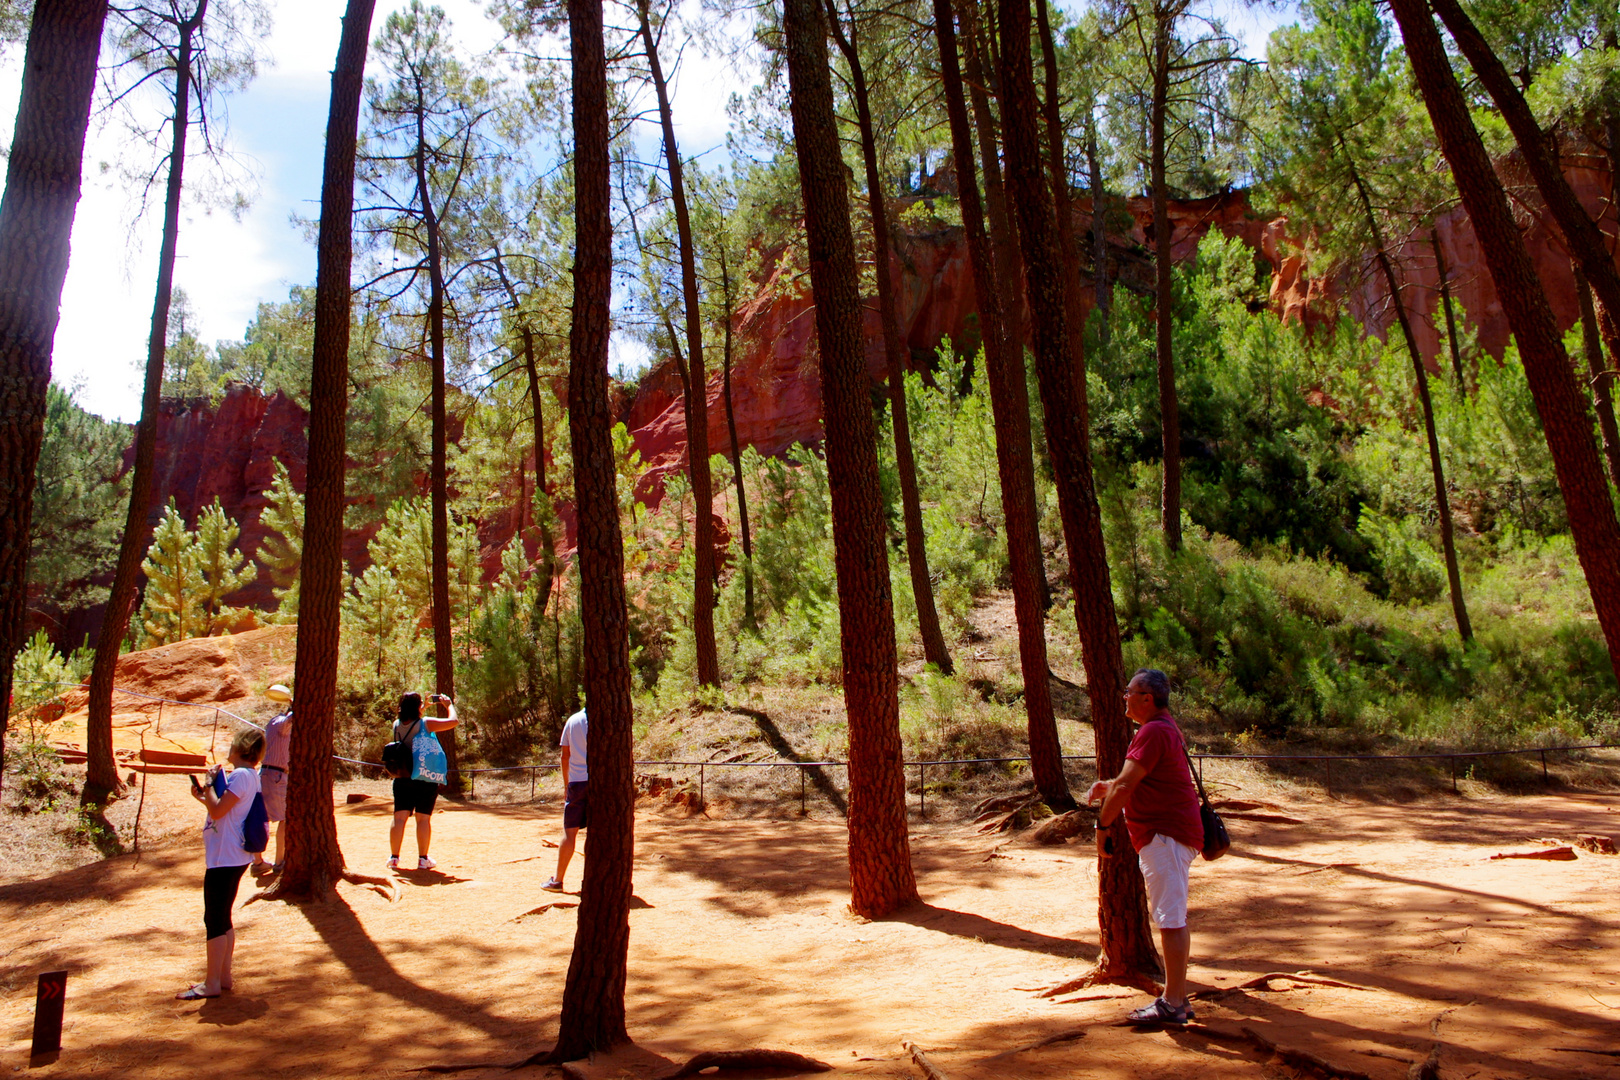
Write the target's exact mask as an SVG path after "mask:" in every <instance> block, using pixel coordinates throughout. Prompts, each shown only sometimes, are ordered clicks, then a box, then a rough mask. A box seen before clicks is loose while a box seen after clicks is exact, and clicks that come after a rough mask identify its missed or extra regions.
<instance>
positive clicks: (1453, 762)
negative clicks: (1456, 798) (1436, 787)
mask: <svg viewBox="0 0 1620 1080" xmlns="http://www.w3.org/2000/svg"><path fill="white" fill-rule="evenodd" d="M1451 793H1452V794H1453V795H1455V794H1457V759H1456V758H1455V757H1453V758H1452V759H1451Z"/></svg>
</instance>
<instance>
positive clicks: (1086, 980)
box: [1041, 968, 1164, 998]
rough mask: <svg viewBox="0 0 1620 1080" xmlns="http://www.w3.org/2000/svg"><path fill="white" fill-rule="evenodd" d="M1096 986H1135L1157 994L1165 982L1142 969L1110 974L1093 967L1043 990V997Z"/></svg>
mask: <svg viewBox="0 0 1620 1080" xmlns="http://www.w3.org/2000/svg"><path fill="white" fill-rule="evenodd" d="M1094 986H1134V987H1135V988H1136V989H1138V990H1140V991H1142V992H1143V993H1144V994H1153V995H1154V996H1157V995H1158V994H1159V992H1160V991H1162V990H1163V989H1164V984H1163V983H1160V982H1159V981H1158V980H1156V979H1154V978H1153V977H1152V976H1151V975H1145V974H1143V973H1142V972H1140V971H1123V972H1117V973H1113V974H1110V973H1109V972H1106V971H1103V970H1102V969H1100V968H1097V969H1093V970H1092V971H1090V972H1088V973H1087V974H1085V975H1081V976H1080V977H1079V978H1077V979H1070V980H1069V981H1068V982H1062V983H1058V984H1057V985H1056V986H1053V987H1049V988H1047V989H1045V990H1042V991H1041V997H1043V998H1050V997H1057V996H1058V995H1059V994H1072V993H1074V992H1075V991H1076V990H1090V989H1091V988H1092V987H1094Z"/></svg>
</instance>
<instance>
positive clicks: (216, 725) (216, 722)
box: [158, 701, 219, 758]
mask: <svg viewBox="0 0 1620 1080" xmlns="http://www.w3.org/2000/svg"><path fill="white" fill-rule="evenodd" d="M162 708H163V703H162V702H161V701H160V702H158V709H159V710H162ZM159 715H160V717H161V712H160V714H159ZM217 738H219V707H218V706H215V707H214V730H213V731H211V732H209V734H208V756H209V757H210V758H212V757H213V756H214V740H215V739H217Z"/></svg>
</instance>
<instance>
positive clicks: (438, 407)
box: [415, 75, 461, 793]
mask: <svg viewBox="0 0 1620 1080" xmlns="http://www.w3.org/2000/svg"><path fill="white" fill-rule="evenodd" d="M415 165H416V198H417V203H418V204H419V208H420V213H421V215H422V231H423V232H424V233H426V234H427V251H426V259H427V272H428V361H429V363H430V365H431V367H432V371H431V373H430V376H429V377H430V378H431V379H432V380H433V404H432V413H433V449H432V457H431V460H430V463H429V465H428V486H429V488H430V490H431V492H432V501H433V586H432V591H433V683H434V689H435V691H436V692H437V693H440V694H443V695H444V696H446V697H449V698H454V697H455V695H456V658H455V653H454V651H453V649H454V645H453V644H452V638H451V630H450V480H449V471H450V467H449V460H448V443H449V435H448V433H447V430H446V428H447V424H446V417H445V402H444V390H445V386H444V379H445V370H444V369H445V363H444V253H443V250H442V248H441V245H440V237H439V215H438V210H437V209H436V208H435V207H434V205H433V192H432V190H431V189H430V188H429V187H428V177H427V105H426V103H425V102H424V100H423V88H422V82H421V76H420V75H418V76H417V83H416V155H415ZM439 743H440V745H442V746H443V747H444V756H445V761H446V766H447V770H446V772H447V779H448V782H447V783H446V784H445V785H444V786H445V787H446V788H447V789H448V790H449V791H450V792H452V793H458V792H460V791H461V769H460V754H459V753H458V752H457V750H458V747H457V746H456V733H455V729H454V728H451V729H448V730H446V731H441V732H439Z"/></svg>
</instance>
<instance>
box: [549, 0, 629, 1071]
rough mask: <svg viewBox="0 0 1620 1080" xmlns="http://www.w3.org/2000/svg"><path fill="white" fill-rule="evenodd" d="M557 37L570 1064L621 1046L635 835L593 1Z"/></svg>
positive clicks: (609, 262)
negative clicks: (574, 679)
mask: <svg viewBox="0 0 1620 1080" xmlns="http://www.w3.org/2000/svg"><path fill="white" fill-rule="evenodd" d="M568 30H569V40H570V49H569V55H570V58H571V64H572V69H573V121H574V215H575V227H574V314H573V321H572V325H571V327H570V329H569V340H568V352H569V370H568V403H569V408H568V433H569V441H570V444H571V447H572V450H573V455H574V500H575V506H576V507H577V509H578V514H579V549H578V552H579V553H578V556H577V558H578V563H579V581H580V614H581V622H582V625H583V629H584V640H583V643H582V652H583V654H584V665H585V698H586V701H587V702H588V703H589V708H590V718H591V733H590V734H591V741H590V750H591V827H590V829H589V830H587V833H586V839H585V881H584V886H583V887H582V888H581V890H580V906H579V921H578V926H577V929H576V930H575V932H574V952H573V956H572V958H571V959H570V960H569V963H568V982H567V985H566V986H565V987H564V989H563V1002H562V1018H561V1021H560V1024H559V1030H558V1034H557V1045H556V1046H555V1047H554V1048H553V1049H552V1051H551V1053H550V1054H549V1055H548V1059H549V1060H550V1061H553V1062H563V1061H573V1060H575V1059H578V1058H582V1057H584V1056H585V1055H587V1054H589V1053H590V1052H591V1051H593V1050H606V1049H609V1048H611V1047H613V1046H615V1045H617V1044H619V1043H623V1042H628V1041H629V1038H630V1036H629V1032H628V1031H627V1030H626V1028H625V1016H624V987H625V980H626V975H627V973H626V964H627V961H628V957H629V948H630V894H631V868H632V858H633V855H634V839H635V837H634V830H635V817H634V803H633V799H634V791H633V789H632V781H631V776H630V761H631V756H632V755H631V740H630V724H631V719H632V717H631V707H630V636H629V620H628V618H627V617H626V614H625V598H624V548H623V544H622V540H621V538H620V534H619V501H618V492H617V487H616V484H617V477H616V473H615V467H614V460H613V437H612V435H611V433H610V428H611V427H612V424H613V415H612V409H611V406H610V403H609V401H608V382H607V359H608V332H609V326H610V316H609V311H608V303H609V299H610V296H611V293H612V286H613V281H612V275H613V221H612V215H611V212H610V208H609V200H610V195H609V188H608V95H607V57H606V53H605V47H604V44H603V33H602V3H601V0H569V3H568Z"/></svg>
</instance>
